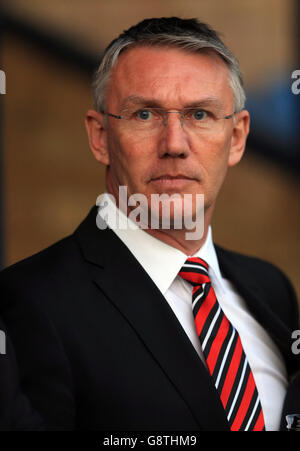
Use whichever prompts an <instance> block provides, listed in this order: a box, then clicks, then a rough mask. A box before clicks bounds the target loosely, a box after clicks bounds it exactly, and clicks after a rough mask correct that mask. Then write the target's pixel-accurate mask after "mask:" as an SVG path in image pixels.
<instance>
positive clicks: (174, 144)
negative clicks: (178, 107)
mask: <svg viewBox="0 0 300 451" xmlns="http://www.w3.org/2000/svg"><path fill="white" fill-rule="evenodd" d="M189 140H190V137H189V135H188V134H187V133H186V131H185V130H184V127H183V124H182V119H181V116H180V112H179V111H178V112H177V111H171V112H168V115H167V117H166V119H165V122H164V127H162V129H161V135H160V142H159V156H160V158H166V157H171V158H186V157H187V156H188V155H189V153H190V144H189Z"/></svg>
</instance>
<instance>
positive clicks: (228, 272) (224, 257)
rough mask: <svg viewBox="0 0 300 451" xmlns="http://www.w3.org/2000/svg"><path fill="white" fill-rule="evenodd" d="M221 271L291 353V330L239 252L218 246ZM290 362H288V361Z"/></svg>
mask: <svg viewBox="0 0 300 451" xmlns="http://www.w3.org/2000/svg"><path fill="white" fill-rule="evenodd" d="M216 251H217V256H218V260H219V264H220V269H221V272H222V273H223V275H224V277H226V278H227V279H228V280H230V281H231V282H232V283H233V285H234V286H235V287H236V289H237V291H238V292H239V293H240V295H241V296H242V297H243V299H244V300H245V302H246V304H247V306H248V308H249V311H250V312H251V313H252V314H253V316H254V317H255V318H256V320H257V321H258V322H259V323H260V324H261V325H262V327H263V328H264V329H265V330H266V331H267V332H268V333H269V334H270V336H271V337H272V339H273V341H274V342H275V343H276V345H277V346H278V348H279V349H280V351H281V353H282V354H283V356H284V357H287V356H289V355H290V354H291V351H290V331H289V329H288V327H287V326H286V325H285V324H284V323H283V322H282V321H281V319H280V318H279V317H278V316H276V314H275V312H274V311H273V310H272V309H271V308H270V307H269V306H268V305H267V304H266V302H265V296H266V295H267V293H262V291H261V287H259V286H258V285H257V283H256V280H255V274H254V273H253V271H252V272H250V271H249V268H248V267H246V266H245V264H241V263H242V262H241V261H240V260H239V259H238V258H237V255H238V254H235V253H233V252H229V251H225V250H223V249H222V248H220V247H219V246H216ZM287 363H288V362H287Z"/></svg>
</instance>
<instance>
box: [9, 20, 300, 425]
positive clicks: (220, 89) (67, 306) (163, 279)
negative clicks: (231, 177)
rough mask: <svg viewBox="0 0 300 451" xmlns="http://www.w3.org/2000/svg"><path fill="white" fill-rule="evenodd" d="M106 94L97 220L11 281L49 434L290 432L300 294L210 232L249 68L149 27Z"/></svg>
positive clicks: (149, 23) (117, 62) (198, 39)
mask: <svg viewBox="0 0 300 451" xmlns="http://www.w3.org/2000/svg"><path fill="white" fill-rule="evenodd" d="M94 88H95V110H91V111H88V113H87V117H86V127H87V132H88V136H89V143H90V147H91V150H92V152H93V154H94V156H95V157H96V159H97V160H98V161H99V162H100V163H101V164H104V165H105V166H106V168H107V171H106V186H107V194H106V195H105V196H104V197H102V198H101V199H100V200H99V214H98V215H97V208H93V209H92V210H91V212H90V214H89V215H88V217H87V218H86V219H85V220H84V221H83V223H82V224H81V225H80V226H79V228H78V229H77V230H76V231H75V233H74V234H73V235H71V236H70V237H67V238H65V239H64V240H62V241H60V242H59V243H56V244H55V245H53V246H51V247H50V248H48V249H47V250H45V251H43V252H41V253H39V254H37V255H35V256H33V257H31V258H29V259H27V260H25V261H23V262H21V263H18V264H17V265H14V266H13V267H11V268H8V269H6V270H5V271H4V272H3V273H2V274H1V280H0V284H1V293H2V296H3V302H2V308H1V309H2V315H3V318H4V320H5V323H6V326H7V328H8V331H9V333H10V335H11V337H12V340H13V344H14V346H15V349H16V353H17V359H18V363H19V367H20V371H21V382H22V387H23V390H24V391H25V393H26V394H27V396H28V397H29V399H30V401H31V402H32V405H33V407H34V408H35V409H36V410H37V411H38V412H39V413H40V415H41V416H42V418H43V419H44V421H45V423H46V425H47V427H48V428H49V429H96V430H123V431H124V430H154V431H155V430H157V431H163V430H168V431H171V430H181V431H184V430H190V431H191V430H264V429H266V430H277V429H279V427H280V421H281V411H282V406H283V402H284V397H285V393H286V389H287V386H288V383H289V379H290V377H291V376H292V375H293V374H294V373H296V372H297V370H298V369H299V360H297V358H296V356H295V355H294V354H293V353H292V352H291V333H292V331H293V330H295V329H297V328H298V316H297V315H298V311H297V301H296V298H295V295H294V292H293V289H292V287H291V285H290V283H289V281H288V280H287V279H286V277H285V276H284V275H283V274H282V273H281V272H280V271H279V270H278V269H277V268H275V267H274V266H273V265H270V264H268V263H266V262H263V261H261V260H258V259H255V258H251V257H246V256H242V255H239V254H236V253H232V252H229V251H226V250H224V249H221V248H220V247H218V246H214V244H213V240H212V230H211V226H210V224H211V219H212V215H213V210H214V206H215V203H216V199H217V196H218V192H219V190H220V188H221V186H222V183H223V181H224V178H225V176H226V172H227V168H228V167H230V166H233V165H235V164H237V163H238V162H239V161H240V159H241V157H242V155H243V152H244V148H245V143H246V138H247V134H248V130H249V114H248V112H247V111H246V110H245V109H244V102H245V96H244V91H243V88H242V80H241V74H240V71H239V66H238V62H237V60H236V59H235V57H234V56H233V55H232V53H231V52H230V51H229V50H228V49H227V48H226V47H225V46H224V44H223V43H222V42H221V41H220V39H219V37H218V35H217V34H216V33H215V32H214V31H213V30H212V29H210V28H209V27H208V26H206V25H205V24H201V23H199V22H198V21H197V20H194V19H191V20H182V19H179V18H161V19H149V20H145V21H143V22H141V23H139V24H138V25H136V26H134V27H132V28H130V29H129V30H127V31H126V32H124V33H123V34H122V35H120V36H119V38H117V39H116V40H115V41H113V42H112V43H111V44H110V46H109V47H108V49H107V50H106V52H105V55H104V58H103V60H102V63H101V65H100V67H99V69H98V72H97V74H96V78H95V83H94ZM120 188H122V189H123V191H120ZM124 189H126V191H125V196H124V195H123V194H124ZM161 195H166V197H167V200H168V199H170V198H172V203H171V202H170V203H169V205H170V209H169V212H168V214H167V219H168V220H169V223H168V224H169V226H168V227H165V226H164V219H166V218H165V216H166V213H165V210H164V206H165V205H166V204H168V202H167V200H162V202H160V198H159V199H158V200H159V201H158V202H157V196H161ZM173 195H176V196H175V198H174V197H172V196H173ZM199 196H200V197H199ZM201 196H203V199H204V207H203V208H202V206H203V205H202V204H201V203H199V202H198V200H199V199H200V200H201V199H202V197H201ZM153 199H154V204H153V203H152V201H153ZM173 199H175V200H174V201H173ZM137 201H138V202H137ZM155 202H156V203H155ZM171 204H172V205H171ZM137 206H141V208H140V209H139V210H138V212H139V215H137V214H136V211H135V208H134V207H136V208H137ZM201 212H203V217H202V216H201ZM146 214H148V216H147V215H146ZM137 216H139V217H137ZM134 217H135V218H136V221H134ZM128 218H129V219H128ZM145 218H146V219H145ZM153 219H154V220H153ZM183 219H184V220H186V222H184V221H181V224H182V225H181V227H178V226H177V225H178V222H180V221H179V220H183ZM152 220H153V221H152ZM202 220H203V227H202V228H201V227H200V229H201V230H202V229H203V234H202V233H199V227H198V225H199V224H198V223H199V222H201V221H202ZM153 223H155V227H151V225H152V224H153ZM191 231H192V232H191ZM188 232H190V233H192V237H190V236H189V237H190V238H189V239H188V238H187V237H188V235H187V233H188Z"/></svg>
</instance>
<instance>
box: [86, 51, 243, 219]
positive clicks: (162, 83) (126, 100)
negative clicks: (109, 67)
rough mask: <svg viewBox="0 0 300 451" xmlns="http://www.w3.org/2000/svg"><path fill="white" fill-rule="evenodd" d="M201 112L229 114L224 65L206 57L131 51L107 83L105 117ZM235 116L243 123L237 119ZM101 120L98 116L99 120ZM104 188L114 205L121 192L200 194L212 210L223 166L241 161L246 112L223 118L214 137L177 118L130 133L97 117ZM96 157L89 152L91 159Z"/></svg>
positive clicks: (112, 120) (114, 121)
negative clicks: (145, 112) (193, 108)
mask: <svg viewBox="0 0 300 451" xmlns="http://www.w3.org/2000/svg"><path fill="white" fill-rule="evenodd" d="M195 105H197V106H202V105H204V106H203V109H205V108H210V109H212V110H213V111H215V112H218V117H224V116H226V115H230V114H232V113H233V112H234V102H233V92H232V89H231V87H230V85H229V72H228V68H227V66H226V65H225V63H224V62H223V61H222V60H221V59H220V58H219V57H217V56H216V55H214V54H213V53H209V54H208V53H207V54H205V53H203V54H195V53H187V52H185V51H183V50H180V49H174V48H166V47H152V48H151V47H135V48H131V49H129V50H127V51H125V52H124V53H123V54H121V56H120V58H119V60H118V62H117V64H116V66H115V68H114V70H113V72H112V75H111V78H110V81H109V84H108V90H107V111H108V112H109V113H113V114H116V115H119V114H122V112H124V111H131V112H132V111H137V110H141V109H143V108H146V107H153V106H156V107H161V108H164V109H165V110H168V111H170V110H172V111H174V110H182V109H183V108H186V107H191V106H195ZM239 115H242V116H239ZM99 116H100V115H99ZM101 123H102V127H103V129H102V149H101V155H100V154H99V155H100V157H99V155H98V159H99V160H100V161H102V162H104V163H105V164H106V165H107V166H108V169H107V188H108V191H109V192H111V193H112V194H113V195H114V196H115V197H116V199H117V198H118V188H119V186H120V185H125V186H127V189H128V196H130V195H131V194H135V193H141V194H144V195H145V196H146V197H147V199H148V202H149V203H150V198H151V194H162V193H166V194H174V193H179V194H180V195H181V196H183V195H184V194H192V195H193V198H195V194H197V193H198V194H204V203H205V210H206V211H208V210H209V209H212V208H213V206H214V203H215V200H216V197H217V194H218V191H219V189H220V187H221V185H222V182H223V180H224V177H225V175H226V171H227V168H228V166H231V165H233V164H236V163H237V162H238V161H239V159H240V158H241V156H242V153H243V149H244V144H245V139H246V136H247V133H248V113H247V112H243V113H239V114H238V115H237V121H236V123H234V120H233V119H232V118H231V119H227V120H226V119H222V120H221V121H220V122H218V127H217V128H216V129H215V130H211V131H207V130H193V129H189V128H188V127H186V126H185V125H182V124H181V121H180V116H179V114H168V121H167V124H166V125H163V124H162V125H161V126H160V127H158V128H157V129H155V131H151V132H148V131H147V132H143V131H141V130H136V131H135V130H134V129H133V128H132V126H131V125H130V124H129V122H128V121H127V120H126V119H120V120H118V119H115V118H113V117H107V118H106V120H104V118H103V117H102V118H101ZM94 153H95V152H94Z"/></svg>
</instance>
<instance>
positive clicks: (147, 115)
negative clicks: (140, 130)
mask: <svg viewBox="0 0 300 451" xmlns="http://www.w3.org/2000/svg"><path fill="white" fill-rule="evenodd" d="M135 116H136V117H137V118H138V119H141V120H143V121H148V120H149V119H152V118H153V113H152V112H151V111H150V110H138V111H136V113H135Z"/></svg>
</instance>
